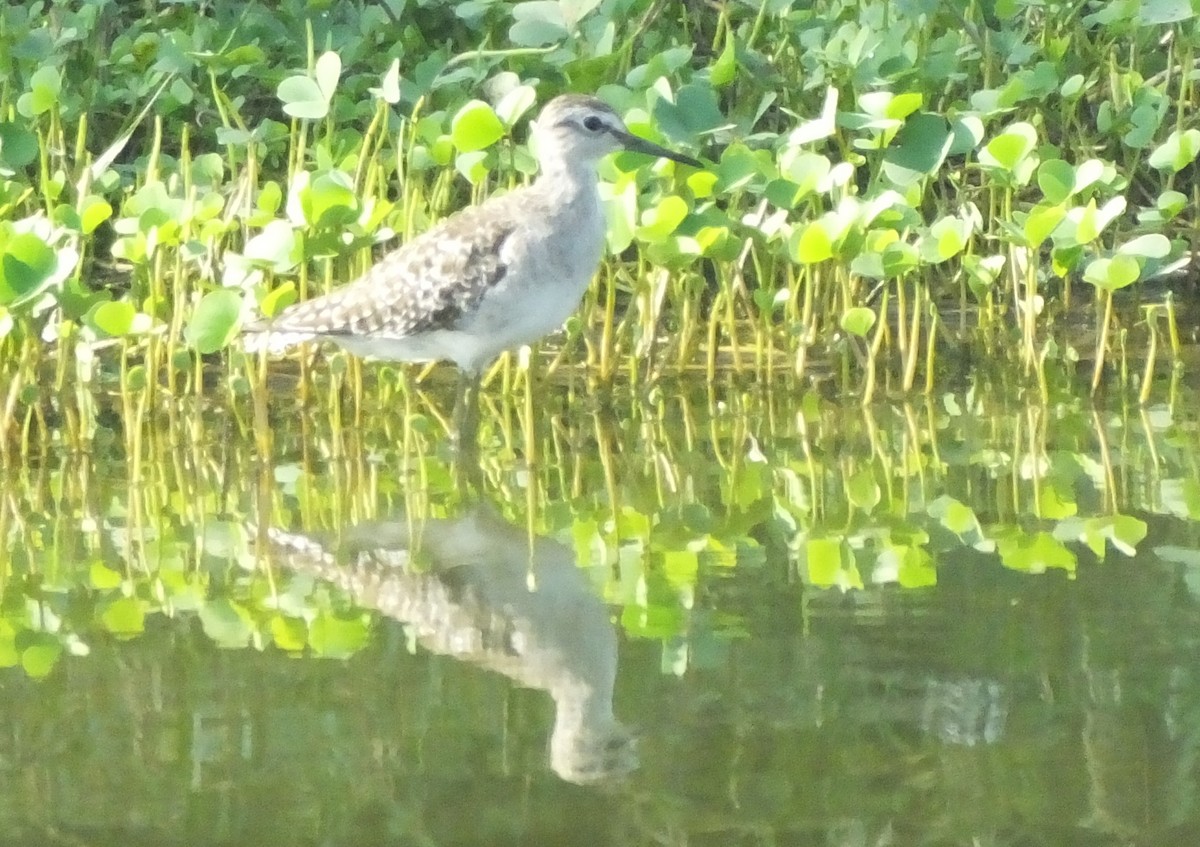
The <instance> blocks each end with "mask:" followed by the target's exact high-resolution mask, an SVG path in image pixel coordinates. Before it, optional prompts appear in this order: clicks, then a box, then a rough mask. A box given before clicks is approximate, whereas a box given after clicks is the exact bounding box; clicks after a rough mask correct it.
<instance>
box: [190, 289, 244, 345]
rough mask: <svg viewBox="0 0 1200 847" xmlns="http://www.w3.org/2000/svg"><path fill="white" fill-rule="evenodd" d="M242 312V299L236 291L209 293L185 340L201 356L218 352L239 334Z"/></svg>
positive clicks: (223, 290)
mask: <svg viewBox="0 0 1200 847" xmlns="http://www.w3.org/2000/svg"><path fill="white" fill-rule="evenodd" d="M241 312H242V297H241V295H240V294H238V293H237V292H236V291H231V290H229V289H225V288H223V289H220V290H217V291H210V292H209V293H207V294H205V295H204V297H203V298H202V299H201V300H200V302H199V304H197V306H196V311H194V312H193V313H192V320H191V322H190V323H188V326H187V329H185V330H184V333H183V334H184V337H185V338H186V339H187V340H188V343H189V344H191V345H192V346H193V347H194V348H196V350H197V351H199V352H200V353H215V352H216V351H217V350H220V349H221V348H222V347H224V346H225V345H226V344H228V343H229V342H230V341H231V340H232V339H233V337H234V336H235V335H236V334H237V331H238V326H239V317H240V316H241Z"/></svg>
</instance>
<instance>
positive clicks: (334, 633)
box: [308, 612, 370, 659]
mask: <svg viewBox="0 0 1200 847" xmlns="http://www.w3.org/2000/svg"><path fill="white" fill-rule="evenodd" d="M369 634H370V627H369V626H368V624H367V618H366V617H365V616H364V615H358V616H356V617H352V618H339V617H336V616H335V615H331V614H329V613H328V612H322V613H321V614H320V615H318V616H317V618H316V620H314V621H313V622H312V626H311V627H310V628H309V632H308V643H309V644H311V645H312V648H313V651H314V652H315V653H316V654H317V655H318V656H329V657H331V658H336V659H344V658H347V657H348V656H352V655H354V654H355V653H357V652H358V651H359V650H361V649H362V647H363V645H364V644H366V643H367V636H368V635H369Z"/></svg>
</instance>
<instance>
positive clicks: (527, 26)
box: [508, 0, 569, 47]
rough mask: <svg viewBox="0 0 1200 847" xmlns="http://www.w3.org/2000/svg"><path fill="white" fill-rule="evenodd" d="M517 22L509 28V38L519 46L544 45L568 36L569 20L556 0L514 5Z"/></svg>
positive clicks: (535, 0)
mask: <svg viewBox="0 0 1200 847" xmlns="http://www.w3.org/2000/svg"><path fill="white" fill-rule="evenodd" d="M512 16H513V20H514V21H515V23H514V24H513V25H512V27H510V28H509V30H508V37H509V40H510V41H512V43H513V44H515V45H517V46H519V47H544V46H545V45H547V44H555V43H557V42H559V41H562V40H563V39H564V38H566V37H567V35H568V34H569V33H568V30H567V22H566V19H565V18H564V17H563V12H562V8H561V7H560V6H559V4H558V3H557V2H555V0H531V2H527V3H518V4H517V5H515V6H513V9H512Z"/></svg>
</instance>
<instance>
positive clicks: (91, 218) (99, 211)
mask: <svg viewBox="0 0 1200 847" xmlns="http://www.w3.org/2000/svg"><path fill="white" fill-rule="evenodd" d="M112 213H113V207H112V206H110V205H109V204H108V201H107V200H105V199H104V198H103V197H97V196H96V195H95V194H89V195H88V196H87V197H86V198H84V201H83V209H82V212H81V213H80V216H79V224H80V228H81V230H82V232H83V234H84V235H91V234H92V233H93V232H95V231H96V227H98V226H100V224H102V223H104V222H105V221H106V220H108V219H109V218H111V217H112Z"/></svg>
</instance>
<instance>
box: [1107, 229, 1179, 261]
mask: <svg viewBox="0 0 1200 847" xmlns="http://www.w3.org/2000/svg"><path fill="white" fill-rule="evenodd" d="M1117 252H1118V253H1120V254H1122V255H1125V256H1141V257H1142V258H1144V259H1164V258H1166V257H1167V256H1169V255H1170V253H1171V242H1170V240H1169V239H1168V238H1167V237H1166V236H1165V235H1163V234H1162V233H1158V232H1154V233H1150V234H1149V235H1139V236H1138V237H1137V238H1134V239H1132V240H1131V241H1126V242H1125V243H1124V244H1122V245H1121V246H1120V247H1118V248H1117Z"/></svg>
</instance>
